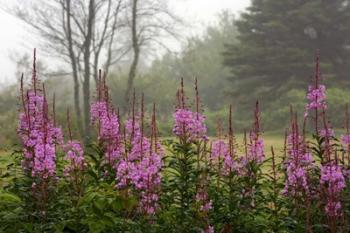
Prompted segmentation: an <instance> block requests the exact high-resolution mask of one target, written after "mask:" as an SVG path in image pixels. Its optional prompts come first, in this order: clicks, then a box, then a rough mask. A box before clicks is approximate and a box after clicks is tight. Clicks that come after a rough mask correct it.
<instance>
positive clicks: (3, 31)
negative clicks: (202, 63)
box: [0, 0, 250, 89]
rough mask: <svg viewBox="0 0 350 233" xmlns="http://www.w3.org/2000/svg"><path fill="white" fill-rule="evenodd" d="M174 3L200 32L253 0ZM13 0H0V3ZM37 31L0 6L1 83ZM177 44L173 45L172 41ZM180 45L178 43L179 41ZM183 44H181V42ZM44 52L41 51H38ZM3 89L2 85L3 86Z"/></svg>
mask: <svg viewBox="0 0 350 233" xmlns="http://www.w3.org/2000/svg"><path fill="white" fill-rule="evenodd" d="M168 1H169V5H170V7H171V8H172V9H173V10H174V12H175V13H176V14H177V15H178V16H180V17H181V18H182V19H183V20H184V21H185V22H186V23H187V24H188V25H190V26H189V27H187V28H186V32H184V34H185V35H188V36H189V35H196V34H199V33H201V32H202V31H203V29H204V28H205V26H206V25H208V24H211V23H214V22H215V19H216V16H217V14H218V13H219V12H221V11H222V10H224V9H229V10H230V11H231V12H233V13H235V14H236V15H237V14H239V13H240V12H242V11H243V10H244V9H245V8H246V7H247V6H248V5H249V4H250V0H168ZM8 2H10V0H0V4H3V3H5V4H6V3H8ZM33 41H35V40H34V35H33V34H31V30H30V29H28V27H25V25H24V23H22V22H20V21H19V20H18V19H16V18H15V17H13V16H12V15H10V14H8V13H7V12H5V11H4V10H1V9H0V85H1V86H3V85H7V84H10V83H14V82H15V81H16V80H17V78H18V77H15V64H14V62H13V60H11V56H12V57H13V54H15V53H16V52H17V53H19V54H23V53H26V52H27V53H31V51H32V49H33V48H34V47H36V46H37V45H35V44H33V43H34V42H33ZM172 46H173V45H172ZM175 46H176V45H175ZM177 47H180V45H177ZM38 56H40V51H38ZM0 89H1V87H0Z"/></svg>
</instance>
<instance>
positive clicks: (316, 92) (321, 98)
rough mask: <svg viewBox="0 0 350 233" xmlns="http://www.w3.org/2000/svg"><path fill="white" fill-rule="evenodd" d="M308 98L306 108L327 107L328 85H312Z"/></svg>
mask: <svg viewBox="0 0 350 233" xmlns="http://www.w3.org/2000/svg"><path fill="white" fill-rule="evenodd" d="M306 98H307V99H308V101H309V102H308V104H307V105H306V110H314V109H321V110H322V109H326V108H327V102H326V86H325V85H318V86H317V87H315V86H312V85H310V86H309V89H308V93H307V96H306Z"/></svg>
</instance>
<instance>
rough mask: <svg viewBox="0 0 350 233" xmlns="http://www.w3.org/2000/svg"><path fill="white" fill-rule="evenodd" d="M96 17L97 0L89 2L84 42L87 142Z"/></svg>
mask: <svg viewBox="0 0 350 233" xmlns="http://www.w3.org/2000/svg"><path fill="white" fill-rule="evenodd" d="M94 18H95V1H94V0H90V2H89V17H88V24H87V33H86V38H85V43H84V82H83V97H84V117H85V118H84V127H85V135H84V136H85V137H84V138H85V142H87V143H88V142H89V141H90V75H91V72H90V57H91V51H90V49H91V41H92V30H93V27H94Z"/></svg>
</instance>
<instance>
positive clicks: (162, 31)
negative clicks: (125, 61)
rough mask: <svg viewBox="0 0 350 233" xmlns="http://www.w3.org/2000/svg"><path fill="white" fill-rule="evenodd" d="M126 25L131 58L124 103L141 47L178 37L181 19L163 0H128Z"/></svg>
mask: <svg viewBox="0 0 350 233" xmlns="http://www.w3.org/2000/svg"><path fill="white" fill-rule="evenodd" d="M128 6H129V7H128V9H129V10H128V11H129V12H130V13H129V14H128V20H127V21H128V26H129V29H130V34H131V47H132V52H133V55H132V60H131V65H130V68H129V73H128V82H127V87H126V92H125V104H126V105H128V103H129V100H130V96H131V92H132V89H133V86H134V79H135V77H136V71H137V65H138V63H139V59H140V54H141V52H142V49H145V48H152V47H153V48H154V46H158V47H159V46H162V47H165V48H167V46H166V45H165V44H164V43H163V42H162V41H161V40H160V39H161V38H164V37H169V36H171V37H174V38H176V39H177V38H178V37H179V35H178V34H177V33H176V32H175V28H176V26H177V25H180V24H181V23H182V21H181V20H180V19H179V18H178V17H177V16H176V15H174V14H173V13H172V12H171V11H170V9H169V7H168V5H167V1H164V0H142V1H139V0H130V4H129V5H128Z"/></svg>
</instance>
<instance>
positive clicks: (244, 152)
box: [0, 54, 350, 233]
mask: <svg viewBox="0 0 350 233" xmlns="http://www.w3.org/2000/svg"><path fill="white" fill-rule="evenodd" d="M184 89H185V88H184V82H183V80H181V84H180V87H179V89H178V91H177V95H176V97H177V98H176V99H177V102H176V106H175V109H174V113H173V131H172V135H173V137H171V138H168V139H164V138H162V137H160V136H159V135H158V130H157V120H156V106H155V104H153V108H152V109H146V108H145V101H144V97H143V95H141V96H140V97H139V96H138V95H137V94H136V92H135V91H134V93H133V98H131V99H132V101H131V103H130V106H129V107H128V109H129V111H128V112H126V113H120V111H119V109H118V108H114V107H113V105H112V103H111V100H110V93H109V89H108V85H107V80H106V77H105V76H104V75H103V74H102V72H101V71H100V72H99V77H97V83H96V91H95V94H94V99H93V101H92V103H91V109H90V110H91V112H90V113H91V127H93V128H94V129H95V130H94V137H95V140H93V142H92V143H91V144H88V145H84V144H83V143H81V142H80V141H79V140H77V139H76V138H75V137H74V135H75V132H74V131H73V130H72V129H73V128H74V127H73V126H72V125H71V116H70V114H69V111H67V117H66V119H67V120H66V126H65V127H63V129H64V132H65V135H63V131H62V130H61V127H60V126H58V122H57V120H56V114H55V107H54V105H55V103H54V102H55V101H53V104H52V105H53V106H52V107H51V105H50V104H49V102H50V101H48V98H47V96H48V94H47V90H45V86H44V85H43V84H41V83H40V80H39V78H38V77H37V72H36V64H35V54H34V63H33V75H32V78H31V81H30V82H26V80H24V78H23V77H22V79H21V85H20V99H21V101H20V103H21V104H20V112H19V124H18V128H17V134H18V136H19V138H20V142H21V147H20V148H21V149H20V150H18V151H16V153H14V156H15V159H14V163H13V164H10V165H9V167H8V169H7V171H6V172H5V173H4V174H3V175H2V177H3V178H6V179H7V180H8V181H7V182H6V185H5V186H4V188H3V189H2V190H1V191H0V223H1V224H0V232H176V233H177V232H201V233H212V232H331V233H335V232H349V231H350V228H349V217H350V116H349V110H348V108H346V112H345V124H344V128H345V130H344V133H343V134H342V135H341V136H340V137H339V139H338V138H337V137H336V135H335V132H334V130H333V129H332V125H331V121H330V119H328V118H327V109H328V103H327V96H326V87H325V85H323V84H322V76H321V72H320V62H319V56H318V55H317V57H316V62H315V71H314V75H313V80H312V83H311V84H310V86H309V88H308V91H307V94H306V100H307V102H306V105H305V112H304V115H303V116H304V117H303V118H300V117H299V118H298V114H297V112H296V110H295V109H293V107H291V111H290V112H291V114H290V115H291V117H290V123H289V126H288V128H287V129H286V132H285V139H284V141H285V145H284V149H283V150H282V151H275V150H274V147H273V146H272V147H271V148H265V147H264V138H263V131H262V124H261V112H260V105H259V102H256V104H255V108H254V111H253V120H252V127H251V128H250V129H247V130H246V131H245V132H244V137H243V140H242V141H240V140H238V139H237V138H236V137H235V132H234V125H233V123H232V122H233V110H232V106H230V107H229V111H228V116H227V120H226V121H222V120H220V119H218V126H217V134H216V136H215V137H213V138H209V137H208V132H207V127H206V124H205V120H206V118H205V115H204V113H203V110H202V105H201V102H200V95H199V89H198V83H197V80H195V85H194V93H195V95H194V98H193V99H194V101H190V99H191V98H190V97H188V96H186V94H185V91H184ZM238 107H239V106H238ZM307 129H312V130H307ZM64 136H65V137H64ZM161 139H162V140H161ZM9 177H10V179H8V178H9Z"/></svg>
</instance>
